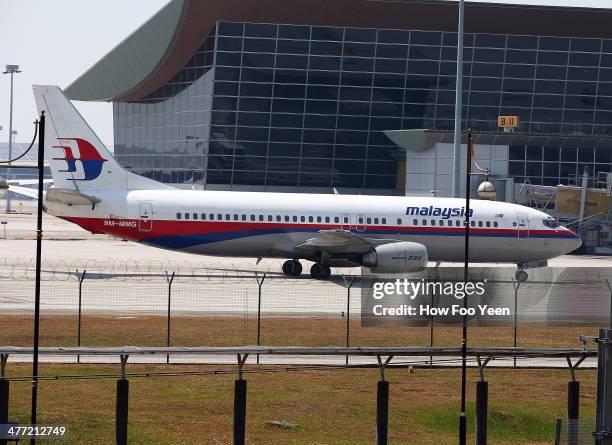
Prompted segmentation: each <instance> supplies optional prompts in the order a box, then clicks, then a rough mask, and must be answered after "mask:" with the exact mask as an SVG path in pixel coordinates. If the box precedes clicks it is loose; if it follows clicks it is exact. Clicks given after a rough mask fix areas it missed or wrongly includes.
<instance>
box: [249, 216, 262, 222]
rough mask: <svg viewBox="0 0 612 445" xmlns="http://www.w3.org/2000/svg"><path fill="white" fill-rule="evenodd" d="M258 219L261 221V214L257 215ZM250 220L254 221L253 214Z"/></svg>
mask: <svg viewBox="0 0 612 445" xmlns="http://www.w3.org/2000/svg"><path fill="white" fill-rule="evenodd" d="M259 220H260V221H261V215H259ZM251 221H255V215H251Z"/></svg>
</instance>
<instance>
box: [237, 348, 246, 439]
mask: <svg viewBox="0 0 612 445" xmlns="http://www.w3.org/2000/svg"><path fill="white" fill-rule="evenodd" d="M248 356H249V354H244V356H241V355H240V354H238V380H235V381H234V442H233V443H234V445H244V440H245V436H246V396H247V381H246V380H244V379H243V378H242V370H243V367H244V363H245V362H246V359H247V357H248Z"/></svg>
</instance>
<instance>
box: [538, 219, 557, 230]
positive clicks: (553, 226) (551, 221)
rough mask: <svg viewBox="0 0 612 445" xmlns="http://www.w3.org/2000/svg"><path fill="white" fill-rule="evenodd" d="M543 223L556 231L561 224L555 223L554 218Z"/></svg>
mask: <svg viewBox="0 0 612 445" xmlns="http://www.w3.org/2000/svg"><path fill="white" fill-rule="evenodd" d="M542 222H543V223H544V225H545V226H546V227H550V228H551V229H556V228H557V227H559V223H558V222H557V221H555V219H554V218H547V219H545V220H544V221H542Z"/></svg>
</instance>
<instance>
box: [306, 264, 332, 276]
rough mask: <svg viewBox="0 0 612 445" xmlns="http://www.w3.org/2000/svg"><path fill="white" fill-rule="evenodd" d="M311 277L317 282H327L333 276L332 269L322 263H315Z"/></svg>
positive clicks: (311, 269) (311, 270)
mask: <svg viewBox="0 0 612 445" xmlns="http://www.w3.org/2000/svg"><path fill="white" fill-rule="evenodd" d="M310 276H311V277H312V278H314V279H315V280H327V279H328V278H329V277H330V276H331V269H330V268H329V266H324V265H323V264H321V263H314V264H313V265H312V267H311V268H310Z"/></svg>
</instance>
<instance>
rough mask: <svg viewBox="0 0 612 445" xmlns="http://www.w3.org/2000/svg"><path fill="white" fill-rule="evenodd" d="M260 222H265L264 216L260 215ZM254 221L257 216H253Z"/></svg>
mask: <svg viewBox="0 0 612 445" xmlns="http://www.w3.org/2000/svg"><path fill="white" fill-rule="evenodd" d="M259 220H260V221H263V220H264V216H263V215H259ZM253 221H255V216H253Z"/></svg>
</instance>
